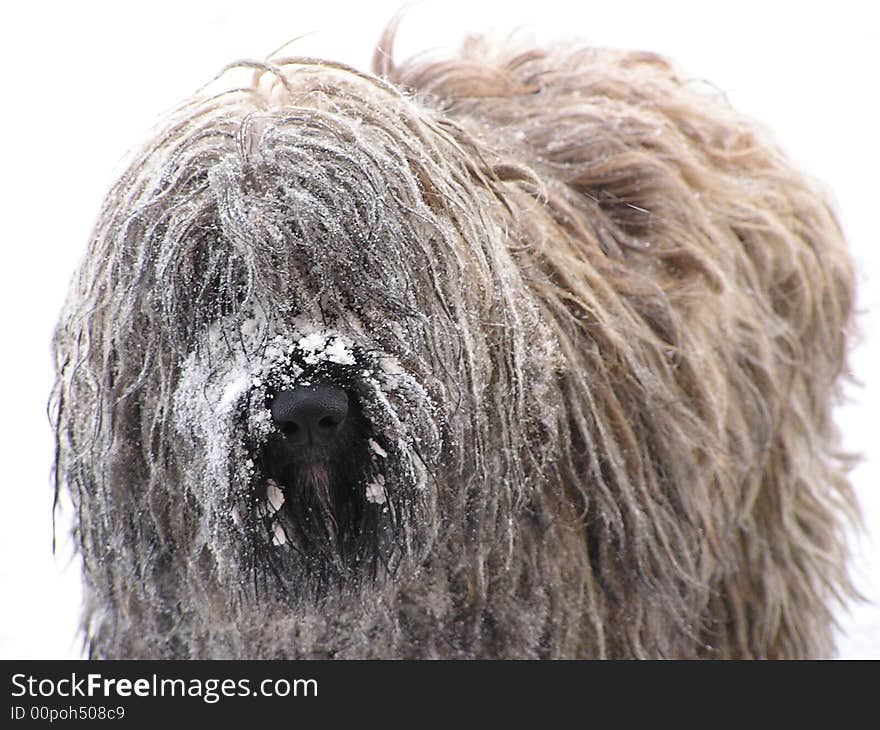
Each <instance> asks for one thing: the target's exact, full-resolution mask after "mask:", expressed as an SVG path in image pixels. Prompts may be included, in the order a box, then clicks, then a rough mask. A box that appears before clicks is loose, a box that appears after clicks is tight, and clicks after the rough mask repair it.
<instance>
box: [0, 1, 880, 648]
mask: <svg viewBox="0 0 880 730" xmlns="http://www.w3.org/2000/svg"><path fill="white" fill-rule="evenodd" d="M399 5H400V3H399V2H398V0H387V1H386V0H374V1H372V2H369V1H362V2H345V1H343V0H324V1H323V2H311V3H307V2H301V1H297V0H284V1H276V2H268V1H265V0H238V2H231V1H229V0H212V1H210V2H183V1H182V0H177V1H176V2H156V1H154V2H151V3H130V2H106V3H104V2H87V1H84V0H79V1H78V2H37V1H33V0H32V1H31V2H28V3H4V4H3V9H2V10H0V28H2V30H0V55H2V63H0V74H2V86H0V105H2V107H0V108H2V113H0V132H2V134H0V143H2V147H0V150H2V152H0V154H2V158H0V166H2V167H0V170H2V172H0V201H2V221H3V226H4V228H5V233H4V234H2V239H0V246H2V248H3V255H2V259H0V277H2V279H0V297H2V302H0V326H2V336H0V341H2V343H3V351H2V357H0V368H2V370H0V389H2V390H0V392H3V393H4V394H5V397H3V398H2V399H0V404H2V403H5V404H6V405H5V407H3V408H2V410H0V454H2V455H3V456H2V458H3V473H4V474H5V477H4V478H3V480H2V505H0V596H2V597H0V611H2V615H0V657H2V658H26V657H33V658H65V657H78V656H80V647H79V639H78V637H77V627H78V615H79V602H80V595H79V576H78V569H77V565H76V558H72V557H71V546H70V540H69V537H68V534H69V527H68V517H66V516H62V519H61V521H60V524H59V531H58V534H59V542H60V546H59V551H58V555H57V556H55V557H53V555H52V553H51V506H52V491H51V487H50V480H49V468H50V463H51V458H52V442H51V434H50V429H49V425H48V419H47V417H46V401H47V398H48V393H49V390H50V387H51V382H52V371H51V363H50V356H49V340H50V336H51V331H52V327H53V324H54V322H55V320H56V318H57V316H58V312H59V310H60V307H61V304H62V301H63V297H64V292H65V290H66V288H67V284H68V281H69V278H70V275H71V272H72V270H73V268H74V266H75V264H76V262H77V260H78V259H79V257H80V256H81V254H82V252H83V250H84V247H85V244H86V241H87V238H88V234H89V230H90V227H91V224H92V221H93V220H94V218H95V217H96V214H97V211H98V206H99V204H100V201H101V199H102V196H103V194H104V192H105V190H106V188H107V187H108V186H109V184H110V182H111V180H112V178H113V176H114V175H115V174H117V173H118V172H120V168H119V163H120V160H121V158H122V156H123V154H124V153H125V151H126V150H127V149H128V148H129V147H130V146H132V145H135V144H136V143H138V142H139V141H140V140H141V139H142V138H143V137H144V135H145V133H146V131H147V130H148V129H149V127H150V126H151V124H152V123H153V121H154V120H155V119H156V117H157V116H158V115H159V114H160V113H161V112H163V111H165V110H167V109H168V108H170V107H172V106H173V105H174V104H176V103H177V102H178V101H180V100H181V99H183V98H184V97H186V96H188V95H189V94H190V93H192V92H193V91H194V90H195V89H196V88H197V87H199V86H201V85H202V84H203V83H204V82H206V81H207V80H208V79H210V78H211V77H213V75H214V74H215V73H216V72H217V71H218V70H219V69H220V68H221V67H222V66H224V65H225V64H226V63H227V62H229V61H232V60H237V59H239V58H244V57H250V58H263V57H265V56H267V55H268V54H269V53H271V52H272V51H273V50H275V49H276V48H277V47H278V46H280V45H282V44H283V43H285V42H286V41H289V40H291V39H293V38H295V37H298V36H302V35H304V34H309V35H307V37H305V38H303V39H302V40H300V41H298V42H297V44H296V45H294V46H293V50H294V51H295V52H298V53H302V54H313V55H320V56H324V57H327V58H332V59H335V60H341V61H345V62H348V63H351V64H353V65H356V66H359V67H361V68H366V67H367V64H368V63H369V59H370V56H371V53H372V48H373V45H374V43H375V41H376V39H377V38H378V36H379V33H380V31H381V29H382V27H383V26H384V24H385V22H386V21H387V19H389V18H390V17H391V15H392V14H393V13H394V11H396V10H397V9H398V7H399ZM314 7H317V9H313V8H314ZM876 7H877V4H876V3H873V2H868V1H865V2H856V1H852V2H848V1H846V0H837V1H835V2H823V3H814V2H808V1H806V2H790V3H789V2H773V3H771V2H768V0H763V1H759V2H753V1H750V0H749V1H744V0H735V1H733V0H728V2H724V3H716V2H707V1H705V0H704V1H702V2H683V1H681V2H676V1H675V0H662V1H661V2H647V1H646V2H637V1H636V0H627V2H619V3H609V2H607V0H603V1H601V2H590V1H583V0H582V1H580V2H578V1H576V0H570V1H569V2H554V1H553V0H541V1H540V2H516V1H511V2H496V1H486V2H478V1H475V0H470V1H467V2H462V1H460V0H451V1H450V0H445V1H438V0H429V1H428V2H423V3H419V4H416V5H415V6H413V7H412V8H411V9H410V12H409V15H408V17H407V20H406V21H405V22H404V25H403V27H402V31H401V34H400V36H399V41H398V51H399V54H400V55H401V56H403V55H407V54H409V53H411V52H415V51H418V50H422V49H425V48H434V47H441V48H443V47H451V46H453V45H455V43H456V41H457V40H458V39H459V38H460V37H461V36H462V34H463V33H465V32H469V31H487V30H488V31H492V30H495V31H496V32H499V33H505V32H508V31H510V30H514V29H517V28H526V29H530V30H531V31H532V32H534V34H535V35H536V36H537V37H538V38H539V39H541V40H549V39H552V38H556V37H569V36H572V35H575V36H579V37H582V38H584V39H585V40H586V41H587V42H589V43H591V44H594V45H600V46H616V47H627V48H640V49H647V50H652V51H657V52H660V53H662V54H664V55H666V56H669V57H671V58H673V59H675V60H676V61H677V62H678V63H679V65H680V67H681V69H682V70H683V71H684V72H685V73H686V75H688V76H690V77H693V78H699V79H705V80H708V81H710V82H711V83H713V84H714V85H715V86H717V87H718V88H720V89H722V90H723V91H725V92H726V93H727V94H728V97H729V98H730V100H731V102H732V103H733V105H734V106H736V107H738V108H739V109H741V110H742V111H744V112H746V113H748V114H750V115H752V116H754V117H756V118H758V119H760V120H762V121H763V122H765V123H767V124H768V125H769V126H770V127H771V128H772V129H773V130H774V131H775V132H776V134H777V136H778V138H779V139H780V140H781V141H782V143H783V146H784V147H785V149H786V150H787V151H788V152H789V154H790V156H791V157H792V158H793V159H794V160H795V161H796V162H797V163H798V164H799V165H800V166H801V167H802V168H803V169H805V170H807V171H809V172H810V173H811V174H812V175H814V176H815V177H817V178H819V179H821V180H822V181H824V183H826V184H827V186H828V188H829V190H830V191H831V193H832V199H833V200H834V201H835V202H836V207H837V211H838V213H839V216H840V219H841V221H842V223H843V226H844V229H845V231H846V232H847V235H848V237H849V240H850V243H851V246H852V250H853V253H854V256H855V258H856V261H857V265H858V270H859V275H860V284H861V291H860V308H861V310H862V311H863V312H865V314H863V315H862V317H861V319H860V327H861V335H862V337H861V339H862V342H861V344H860V345H859V346H858V348H857V349H856V350H855V351H854V352H853V357H852V366H853V372H854V375H855V377H856V379H857V380H860V381H861V382H862V385H861V386H860V387H855V386H853V387H850V388H849V390H848V394H849V399H850V401H851V402H850V403H848V404H847V405H846V406H845V407H843V408H841V409H840V411H839V418H838V421H839V423H840V424H841V426H842V428H843V431H844V434H845V440H846V445H847V447H848V448H849V449H851V450H853V451H857V452H860V453H861V454H862V455H863V460H862V462H861V464H860V465H859V466H858V467H857V468H856V469H855V471H854V473H853V479H854V482H855V484H856V486H857V489H858V492H859V495H860V498H861V500H862V503H863V507H864V510H865V516H866V526H867V529H866V531H865V535H863V536H862V537H860V538H854V540H855V543H854V544H855V546H856V548H857V550H858V560H857V561H856V562H855V563H854V565H853V570H854V571H855V573H856V575H857V577H858V580H859V582H860V585H861V586H862V589H863V591H864V593H865V594H866V597H867V598H868V602H866V603H864V604H861V605H857V606H853V607H851V608H850V610H849V611H844V610H841V611H840V616H839V620H840V623H841V631H840V641H839V651H840V655H841V656H842V657H844V658H867V657H870V658H880V548H878V542H880V494H878V489H877V488H876V487H877V482H878V469H880V450H878V436H877V431H876V430H875V429H878V424H877V422H876V419H878V418H880V388H878V378H877V375H878V370H880V354H878V349H880V348H878V334H880V333H878V314H877V312H878V311H880V308H878V305H880V286H878V279H880V251H878V233H877V228H878V220H880V218H878V208H880V201H878V199H877V198H878V194H880V184H878V174H880V152H878V141H877V140H878V136H880V91H878V89H880V17H878V13H877V11H876V10H875V8H876Z"/></svg>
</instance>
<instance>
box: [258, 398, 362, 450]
mask: <svg viewBox="0 0 880 730" xmlns="http://www.w3.org/2000/svg"><path fill="white" fill-rule="evenodd" d="M270 410H271V412H272V420H273V421H274V422H275V425H276V427H277V428H278V430H279V431H281V433H283V434H284V436H285V437H286V438H287V439H288V440H289V441H292V442H293V443H295V444H297V445H307V444H312V445H322V446H327V445H329V444H331V443H332V442H333V439H335V438H336V435H337V434H338V433H339V431H340V429H341V427H342V425H343V423H344V422H345V419H346V417H347V416H348V394H347V393H346V392H345V391H344V390H342V389H341V388H337V387H335V386H332V385H318V386H303V387H300V388H295V389H293V390H282V391H280V392H279V393H278V394H277V395H276V396H275V398H274V400H273V401H272V405H271V409H270Z"/></svg>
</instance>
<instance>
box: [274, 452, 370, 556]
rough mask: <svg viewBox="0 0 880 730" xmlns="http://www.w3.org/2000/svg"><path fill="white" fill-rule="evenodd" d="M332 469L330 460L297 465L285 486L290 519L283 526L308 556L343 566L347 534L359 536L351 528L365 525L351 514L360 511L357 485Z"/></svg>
mask: <svg viewBox="0 0 880 730" xmlns="http://www.w3.org/2000/svg"><path fill="white" fill-rule="evenodd" d="M332 471H333V468H332V467H331V466H330V465H329V464H326V463H320V462H313V463H309V464H303V465H301V466H299V467H295V468H294V469H293V474H292V476H291V477H290V478H289V480H288V482H289V486H287V487H286V488H284V489H282V491H283V493H284V496H285V502H284V504H285V508H286V509H285V514H284V517H285V518H286V519H283V520H282V522H281V524H280V528H281V530H283V531H284V537H285V539H286V541H287V542H289V543H291V544H292V545H294V546H296V547H297V548H298V549H299V550H300V552H301V553H302V554H303V555H304V556H306V557H307V558H309V559H312V560H314V559H319V560H322V561H328V562H330V563H332V564H333V565H334V566H335V567H336V568H337V569H338V570H343V568H344V566H343V562H342V561H343V559H344V557H345V555H346V545H345V542H346V538H348V539H349V541H350V540H351V538H352V537H354V536H355V535H350V534H347V532H348V531H349V530H357V529H358V528H359V527H361V526H360V525H358V524H357V520H352V519H350V517H351V515H350V514H349V513H351V512H353V511H356V510H355V509H354V508H356V507H357V503H358V501H359V499H358V495H357V494H354V493H353V490H354V489H355V488H356V486H357V485H356V484H352V483H346V482H347V481H348V480H340V479H338V477H337V478H334V476H336V475H334V474H332ZM346 492H348V493H346ZM340 524H341V525H342V529H340Z"/></svg>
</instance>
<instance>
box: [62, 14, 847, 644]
mask: <svg viewBox="0 0 880 730" xmlns="http://www.w3.org/2000/svg"><path fill="white" fill-rule="evenodd" d="M393 33H394V29H393V27H392V28H390V29H389V30H388V31H387V32H386V35H385V36H384V37H383V40H382V43H381V44H380V50H379V51H378V52H377V55H376V58H375V59H374V73H375V75H373V74H365V73H360V72H358V71H356V70H354V69H352V68H349V67H346V66H343V65H340V64H337V63H332V62H328V61H318V60H314V59H308V58H278V59H273V60H271V61H268V62H265V63H263V62H259V63H257V62H253V63H250V62H248V63H244V64H238V65H237V66H239V67H241V66H244V67H246V68H248V69H249V70H248V72H247V73H248V74H253V80H252V82H249V83H245V84H244V85H242V86H235V87H233V88H226V89H225V90H221V91H218V92H216V93H214V92H208V91H203V92H201V93H199V94H198V95H196V96H195V97H194V98H193V99H191V100H190V101H188V102H186V103H185V104H183V105H182V106H181V107H180V108H178V109H177V110H176V111H175V112H174V113H172V114H171V115H170V117H169V118H168V119H167V120H166V121H165V122H164V123H163V124H162V126H161V127H160V128H159V129H158V130H157V131H156V133H155V135H154V136H153V137H152V139H150V140H149V142H148V143H147V144H146V145H145V146H143V147H142V148H141V149H140V150H139V151H138V152H137V153H136V154H135V155H134V158H133V160H132V162H131V165H130V166H129V167H128V169H127V171H126V172H125V173H124V174H123V175H122V177H121V178H120V179H119V180H118V182H117V183H116V184H115V185H114V187H113V188H112V189H111V190H110V192H109V194H108V196H107V198H106V202H105V204H104V207H103V209H102V211H101V213H100V217H99V219H98V223H97V226H96V229H95V232H94V235H93V238H92V241H91V244H90V246H89V249H88V252H87V254H86V257H85V259H84V261H83V263H82V265H81V267H80V269H79V272H78V274H77V275H76V278H75V281H74V283H73V285H72V289H71V292H70V295H69V299H68V303H67V305H66V308H65V311H64V313H63V316H62V319H61V323H60V325H59V327H58V330H57V334H56V337H55V346H54V350H55V355H56V362H57V373H58V380H57V385H56V388H55V391H54V395H53V401H52V405H53V414H54V420H55V426H56V434H57V461H56V481H57V489H68V490H69V492H70V495H71V497H72V500H73V503H74V507H75V510H76V515H77V526H76V538H77V543H78V547H79V550H80V552H81V554H82V558H83V563H84V575H85V585H86V595H87V605H86V610H85V631H86V637H87V641H88V645H89V649H90V653H91V655H92V656H93V657H192V658H195V657H202V658H207V657H227V658H229V657H253V658H281V657H340V658H353V657H452V658H456V657H500V658H512V657H520V658H529V657H548V658H549V657H612V658H620V657H718V658H720V657H811V656H827V655H829V654H831V653H832V651H833V645H832V641H831V627H832V611H833V608H834V606H835V605H836V602H837V601H838V600H840V599H841V598H842V597H845V596H847V595H848V594H849V593H850V591H851V588H850V584H849V581H848V579H847V575H846V570H845V558H846V554H847V549H846V544H845V540H844V533H845V527H846V519H847V516H849V517H852V516H854V515H855V505H854V501H853V497H852V494H851V491H850V487H849V485H848V483H847V480H846V477H845V470H844V466H845V464H844V462H843V461H842V459H841V456H840V455H839V453H838V452H837V438H836V434H835V429H834V426H833V424H832V421H831V410H830V409H831V405H832V402H833V400H834V395H835V393H836V392H837V388H838V385H837V381H838V378H839V376H840V374H841V372H842V370H843V367H844V357H845V334H846V332H847V330H848V329H849V327H850V319H851V311H852V305H853V274H852V269H851V265H850V260H849V258H848V257H847V253H846V251H845V247H844V243H843V241H842V238H841V234H840V231H839V229H838V226H837V224H836V222H835V219H834V217H833V215H832V213H831V212H830V211H829V208H828V206H827V204H826V202H825V201H824V199H823V197H822V195H821V194H820V193H819V192H818V191H817V189H816V187H815V186H814V185H813V184H812V183H811V182H810V181H808V180H807V179H805V178H804V177H803V176H802V175H800V174H798V173H797V172H795V171H794V170H793V169H792V168H791V166H790V165H789V163H788V162H786V160H785V158H784V157H783V155H781V154H780V152H779V151H778V149H776V147H775V146H774V145H773V144H772V143H771V142H769V141H768V140H767V138H766V136H765V135H764V133H763V132H762V131H761V130H760V129H758V128H757V127H756V126H755V125H754V124H752V123H751V122H749V121H748V120H746V119H744V118H742V117H741V116H739V115H737V114H736V113H735V112H734V111H732V110H731V109H730V108H729V107H728V106H727V105H726V103H724V101H723V100H720V99H718V98H717V97H716V96H713V95H711V94H709V93H707V92H706V91H704V90H700V89H697V88H694V87H692V86H691V85H690V84H688V83H686V82H685V81H683V80H682V79H680V78H679V77H678V76H677V75H676V73H675V71H674V70H673V69H672V67H671V66H670V65H669V64H668V63H667V62H665V61H664V60H662V59H661V58H658V57H656V56H654V55H650V54H645V53H626V52H618V51H611V50H601V49H595V48H584V47H575V46H570V47H554V48H549V49H539V48H534V47H531V48H524V47H513V46H510V45H507V46H502V47H497V46H492V45H491V44H489V43H487V42H486V41H484V40H481V39H471V40H469V41H467V42H466V43H465V44H464V46H463V49H462V51H461V53H460V55H459V56H457V57H455V58H451V59H448V60H436V59H434V60H432V59H426V58H424V57H421V58H419V59H415V60H411V61H409V62H407V63H405V64H403V65H396V64H395V63H394V62H393V60H392V56H391V53H390V48H391V45H392V40H393ZM221 82H222V80H221Z"/></svg>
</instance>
